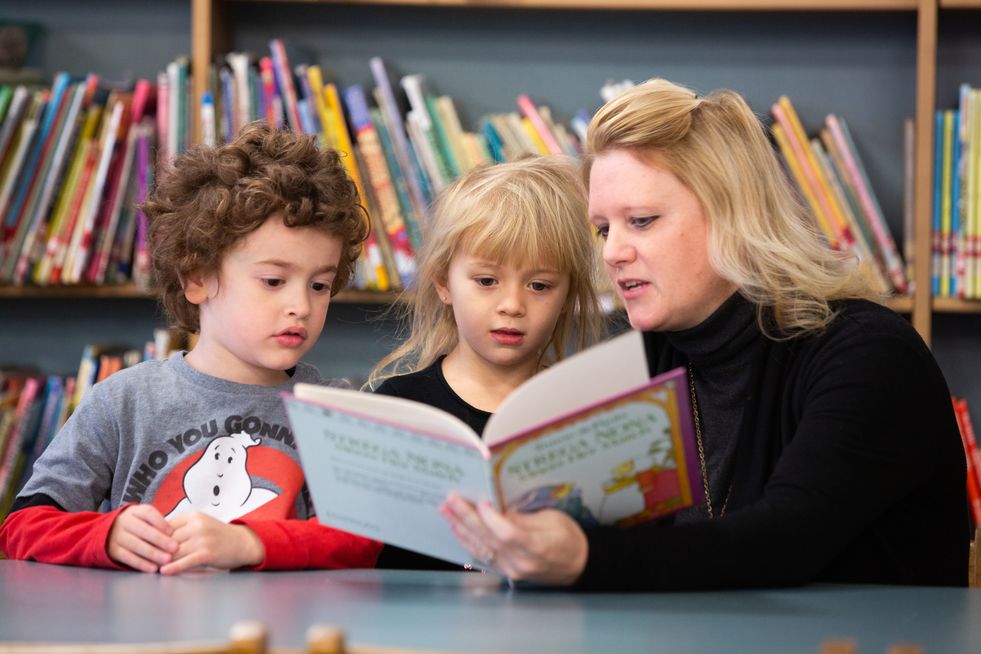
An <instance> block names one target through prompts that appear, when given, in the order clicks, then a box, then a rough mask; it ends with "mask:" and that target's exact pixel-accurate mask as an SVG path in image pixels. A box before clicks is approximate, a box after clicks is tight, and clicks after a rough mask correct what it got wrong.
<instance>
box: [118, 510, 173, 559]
mask: <svg viewBox="0 0 981 654" xmlns="http://www.w3.org/2000/svg"><path fill="white" fill-rule="evenodd" d="M168 531H169V530H168ZM124 533H127V534H130V535H132V536H133V537H134V538H135V539H136V540H139V541H140V542H142V543H144V544H145V545H146V546H147V547H149V548H152V549H153V550H154V551H156V552H159V553H160V554H163V555H164V556H165V557H166V559H165V560H161V559H160V558H159V556H157V555H156V554H151V555H148V554H147V553H145V552H144V551H143V548H141V551H139V552H138V553H139V554H141V555H143V556H146V557H147V558H150V559H153V560H155V561H159V562H160V563H167V562H168V561H170V556H171V554H173V553H174V552H176V551H177V546H178V543H177V541H176V540H175V539H174V538H173V537H172V536H168V535H167V533H164V532H162V531H160V530H159V529H157V528H156V527H155V526H153V525H151V524H149V523H147V522H143V521H141V520H137V521H133V522H130V523H128V524H127V525H126V529H125V532H124Z"/></svg>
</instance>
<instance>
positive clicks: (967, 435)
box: [951, 398, 981, 526]
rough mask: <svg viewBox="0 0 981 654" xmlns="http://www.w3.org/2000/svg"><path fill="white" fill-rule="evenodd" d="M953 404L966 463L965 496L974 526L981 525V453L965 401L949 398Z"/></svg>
mask: <svg viewBox="0 0 981 654" xmlns="http://www.w3.org/2000/svg"><path fill="white" fill-rule="evenodd" d="M951 399H952V401H953V403H954V416H955V417H956V418H957V426H958V428H959V429H960V433H961V443H962V444H963V445H964V459H965V461H966V463H967V496H968V501H969V503H970V507H971V516H972V517H973V519H974V525H975V526H979V525H981V465H979V464H981V453H979V452H978V448H977V441H976V439H975V436H974V428H973V426H972V425H971V415H970V413H969V412H968V409H967V401H966V400H958V399H957V398H951Z"/></svg>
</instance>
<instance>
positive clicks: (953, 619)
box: [0, 561, 981, 654]
mask: <svg viewBox="0 0 981 654" xmlns="http://www.w3.org/2000/svg"><path fill="white" fill-rule="evenodd" d="M243 619H254V620H260V621H262V622H264V623H265V624H266V625H267V626H268V627H269V630H270V639H271V643H272V645H273V646H277V647H296V648H299V647H302V645H303V639H304V636H305V633H306V630H307V628H308V627H309V626H310V625H312V624H315V623H322V624H331V625H335V626H340V627H342V628H343V629H344V630H345V633H346V634H347V638H348V641H349V642H351V643H352V644H356V645H357V644H362V645H367V644H370V645H381V646H387V647H405V648H412V649H432V650H446V651H452V652H538V653H546V652H563V653H575V652H611V653H617V654H622V653H626V652H713V653H716V654H721V653H722V652H725V653H726V654H738V653H740V652H747V653H752V654H767V653H768V652H773V653H774V654H777V653H779V654H794V653H796V652H801V653H806V654H814V652H816V651H817V648H818V646H819V645H820V643H821V642H823V641H825V640H826V639H829V638H850V639H853V640H854V641H856V643H857V644H858V647H859V652H861V653H862V654H865V653H884V652H886V650H887V648H888V647H889V646H890V645H893V644H897V643H909V642H912V643H918V644H920V645H922V646H924V647H925V648H926V651H927V652H937V653H950V654H956V653H959V652H963V653H965V654H968V653H971V654H977V653H979V652H981V590H971V589H966V588H922V587H890V586H835V585H815V586H807V587H804V588H796V589H780V590H752V591H728V592H691V593H576V592H567V591H556V590H545V589H531V588H519V589H517V590H512V589H510V588H509V587H508V585H507V584H505V583H502V581H501V580H500V579H499V578H497V577H495V576H493V575H488V574H479V573H456V572H415V571H400V570H337V571H301V572H235V573H228V572H214V573H195V574H190V575H186V576H181V577H160V576H158V575H146V574H141V573H136V572H116V571H107V570H90V569H83V568H70V567H62V566H53V565H44V564H40V563H30V562H23V561H0V641H45V642H64V641H73V642H153V641H161V640H171V641H173V640H187V641H201V640H215V641H220V640H224V639H226V638H227V635H228V629H229V627H230V626H231V625H232V624H233V623H234V622H236V621H239V620H243Z"/></svg>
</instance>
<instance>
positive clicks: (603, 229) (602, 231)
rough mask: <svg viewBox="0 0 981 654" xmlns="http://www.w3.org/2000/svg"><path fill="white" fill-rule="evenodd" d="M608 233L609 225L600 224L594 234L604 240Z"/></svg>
mask: <svg viewBox="0 0 981 654" xmlns="http://www.w3.org/2000/svg"><path fill="white" fill-rule="evenodd" d="M609 233H610V226H609V225H600V226H599V227H597V228H596V235H597V236H599V237H600V238H601V239H603V240H604V241H605V240H606V237H607V236H608V235H609Z"/></svg>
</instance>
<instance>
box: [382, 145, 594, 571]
mask: <svg viewBox="0 0 981 654" xmlns="http://www.w3.org/2000/svg"><path fill="white" fill-rule="evenodd" d="M425 237H426V238H425V245H424V246H423V248H422V249H421V251H420V253H419V260H418V270H417V273H416V275H417V276H416V284H415V287H414V288H413V289H412V290H411V291H409V293H408V297H409V301H408V302H407V303H405V304H404V305H403V306H404V309H403V311H404V315H403V318H404V319H405V321H406V322H407V323H408V324H410V325H411V327H410V330H411V331H410V333H409V336H408V338H407V339H406V341H405V342H404V343H403V344H402V345H401V346H400V347H399V348H397V349H396V350H395V351H393V352H392V353H391V354H390V355H388V356H387V357H385V358H384V359H382V361H380V362H379V363H378V365H377V366H375V369H374V370H373V371H372V373H371V375H370V377H369V379H368V385H369V386H372V387H376V386H377V387H376V391H375V392H377V393H384V394H387V395H395V396H398V397H404V398H408V399H411V400H416V401H419V402H424V403H426V404H430V405H432V406H435V407H438V408H440V409H443V410H444V411H447V412H448V413H451V414H453V415H455V416H457V417H458V418H460V419H461V420H463V421H464V422H466V423H467V424H468V425H470V426H471V427H472V428H473V429H474V430H475V431H476V432H477V433H482V432H483V429H484V426H485V425H486V424H487V420H488V418H490V416H491V414H492V413H493V412H494V410H495V409H496V408H497V407H498V405H499V404H500V403H501V401H502V400H503V399H504V398H505V397H507V396H508V395H509V394H510V393H511V392H512V391H513V390H514V389H515V388H517V387H518V386H519V385H520V384H522V383H523V382H524V381H526V380H528V379H529V378H530V377H531V376H532V375H534V374H535V373H537V372H539V371H540V370H542V368H544V367H545V366H547V365H549V364H550V363H554V362H555V361H557V360H559V359H561V358H562V357H563V355H565V354H566V353H567V352H568V351H569V350H570V348H572V347H576V348H580V349H581V348H584V347H586V346H588V345H590V344H592V343H593V342H595V341H596V340H597V339H598V337H599V332H600V329H599V326H600V310H599V303H598V301H597V292H596V287H595V278H596V271H597V270H598V265H597V260H598V256H597V254H598V253H597V247H596V244H595V241H594V240H593V237H592V233H591V230H590V228H589V225H588V222H587V219H586V198H585V189H584V188H583V184H582V182H581V180H580V178H579V176H578V173H577V171H576V168H575V166H574V165H573V164H572V163H571V162H570V161H569V160H567V159H566V158H564V157H536V158H529V159H523V160H520V161H515V162H511V163H505V164H498V165H495V166H490V167H485V168H479V169H477V170H474V171H472V172H470V173H468V174H466V175H465V176H463V177H461V178H460V179H459V180H457V181H456V182H455V183H454V184H453V185H452V186H451V187H449V188H448V189H446V191H444V192H443V194H442V195H441V196H440V198H439V199H438V201H437V202H436V205H435V207H434V210H433V214H432V216H431V218H430V221H429V223H428V224H427V226H426V235H425ZM379 382H381V384H380V385H378V384H379ZM378 565H379V566H380V567H401V568H406V567H409V568H419V567H423V568H445V567H450V568H452V567H454V566H452V565H450V564H447V563H445V562H440V561H437V560H435V559H430V558H428V557H423V556H421V555H416V554H412V553H409V552H405V551H403V550H399V549H398V548H394V547H386V548H385V549H384V550H383V553H382V555H381V557H380V558H379V563H378Z"/></svg>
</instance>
